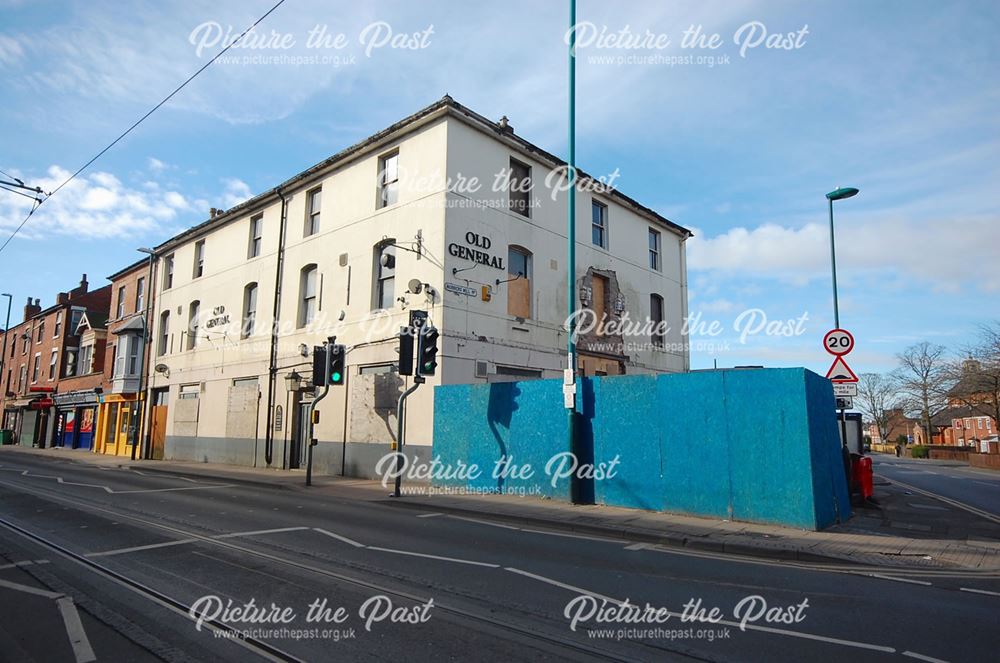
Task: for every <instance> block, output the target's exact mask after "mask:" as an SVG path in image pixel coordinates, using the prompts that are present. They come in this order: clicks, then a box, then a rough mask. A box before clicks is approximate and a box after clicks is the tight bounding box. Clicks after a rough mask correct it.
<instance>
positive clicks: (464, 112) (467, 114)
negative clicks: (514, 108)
mask: <svg viewBox="0 0 1000 663" xmlns="http://www.w3.org/2000/svg"><path fill="white" fill-rule="evenodd" d="M445 116H448V117H454V118H456V119H459V120H462V121H463V122H465V123H466V124H467V125H468V126H470V127H472V128H474V129H476V130H478V131H479V132H481V133H483V134H486V135H488V136H490V137H492V138H494V139H496V140H499V141H500V142H502V143H506V144H507V145H508V146H510V147H513V148H514V149H516V150H518V151H519V152H522V153H524V154H527V155H528V156H531V157H533V158H534V159H536V160H538V161H542V162H546V163H547V164H548V165H550V166H553V167H556V168H558V167H565V166H566V165H567V163H566V161H564V160H562V159H560V158H559V157H557V156H555V155H554V154H552V153H550V152H547V151H545V150H543V149H542V148H540V147H538V146H537V145H535V144H534V143H531V142H529V141H527V140H525V139H524V138H521V137H520V136H518V135H516V134H515V133H514V132H513V131H510V130H509V129H508V130H504V129H503V128H501V127H500V125H499V124H498V123H497V122H494V121H492V120H490V119H489V118H487V117H485V116H483V115H480V114H479V113H476V112H475V111H473V110H471V109H469V108H467V107H465V106H463V105H462V104H460V103H458V102H457V101H455V100H454V99H452V98H451V97H450V96H448V95H445V96H444V97H442V98H441V99H439V100H437V101H435V102H434V103H432V104H430V105H429V106H425V107H424V108H422V109H420V110H418V111H417V112H416V113H413V114H412V115H410V116H408V117H405V118H403V119H402V120H399V121H398V122H395V123H394V124H392V125H390V126H388V127H386V128H385V129H383V130H381V131H379V132H377V133H375V134H373V135H371V136H369V137H368V138H365V139H364V140H362V141H360V142H358V143H355V144H354V145H351V146H350V147H347V148H345V149H343V150H341V151H340V152H337V153H336V154H334V155H332V156H330V157H328V158H326V159H324V160H323V161H320V162H319V163H317V164H316V165H314V166H312V167H310V168H307V169H306V170H304V171H302V172H301V173H299V174H297V175H295V176H293V177H291V178H289V179H287V180H285V181H284V182H282V183H281V184H278V185H277V186H275V187H273V188H271V189H269V190H267V191H264V192H262V193H259V194H257V195H256V196H254V197H252V198H250V199H249V200H246V201H244V202H242V203H240V204H238V205H235V206H233V207H231V208H229V209H228V210H225V211H224V212H221V213H219V214H217V215H216V216H215V217H213V218H210V219H207V220H205V221H202V222H201V223H199V224H197V225H195V226H192V227H191V228H188V229H187V230H184V231H182V232H180V233H178V234H177V235H174V236H173V237H171V238H170V239H168V240H166V241H165V242H163V243H161V244H159V245H157V246H156V248H155V253H156V255H157V256H159V255H160V254H162V253H165V252H167V251H170V250H171V249H173V248H175V247H177V246H180V245H181V244H183V243H184V242H185V241H187V240H189V239H193V238H195V237H198V236H200V235H202V234H204V233H205V232H207V231H208V230H209V229H210V228H213V227H215V226H217V225H224V224H226V223H228V222H229V221H231V220H233V219H235V218H237V217H240V216H242V215H244V214H246V213H247V212H249V211H252V210H255V209H258V208H261V207H263V206H265V205H266V204H270V203H273V202H275V201H276V200H279V199H280V197H281V196H280V195H279V194H281V193H286V192H288V191H290V190H293V189H296V188H299V187H300V186H303V185H305V184H306V183H307V182H308V181H309V180H310V179H312V178H313V176H315V175H317V174H318V173H320V172H323V171H327V170H333V169H335V168H336V167H338V166H341V165H344V164H345V163H347V162H348V161H349V160H351V159H353V158H355V157H357V156H358V155H359V154H363V153H366V152H369V151H373V150H377V149H378V148H379V147H381V146H382V145H383V144H385V143H388V142H391V141H393V140H396V139H398V138H399V137H400V136H402V135H406V134H408V133H411V132H413V131H415V130H416V129H419V128H421V127H424V126H426V125H428V124H430V123H431V122H433V121H435V120H437V119H440V118H442V117H445ZM576 172H577V175H578V177H579V179H578V182H591V183H594V184H596V185H597V186H598V190H599V192H600V193H602V194H604V195H606V196H608V197H609V198H612V199H613V200H615V201H617V202H619V203H622V204H623V205H625V206H626V207H628V208H630V209H631V210H632V211H634V212H636V213H637V214H639V215H640V216H644V217H646V218H647V219H649V220H652V221H655V222H657V223H660V224H661V225H663V226H664V227H666V228H667V229H668V230H670V231H671V232H673V233H675V234H677V235H678V236H680V237H681V240H682V241H683V240H686V239H687V238H689V237H693V236H694V233H693V232H691V230H689V229H687V228H685V227H684V226H681V225H680V224H677V223H674V222H673V221H671V220H670V219H668V218H666V217H665V216H663V215H662V214H660V213H658V212H656V211H655V210H653V209H651V208H649V207H646V206H645V205H643V204H641V203H639V202H638V201H636V200H635V199H634V198H631V197H629V196H627V195H625V194H624V193H622V192H620V191H619V190H618V189H616V188H614V187H611V186H607V185H605V184H603V183H602V182H600V180H597V179H596V178H594V177H592V176H591V175H588V174H587V173H586V172H585V171H583V170H581V169H580V168H577V169H576ZM143 262H145V260H141V261H139V262H138V263H135V264H133V265H130V266H129V267H126V268H125V269H123V270H120V271H118V272H116V273H115V274H113V275H112V276H110V277H108V278H109V279H113V278H115V277H118V276H121V275H122V274H125V273H126V272H128V271H129V270H131V269H134V268H135V267H136V266H137V265H138V264H140V263H143Z"/></svg>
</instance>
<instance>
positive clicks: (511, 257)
mask: <svg viewBox="0 0 1000 663" xmlns="http://www.w3.org/2000/svg"><path fill="white" fill-rule="evenodd" d="M507 272H508V276H507V278H508V279H512V280H510V281H508V282H507V314H508V315H513V316H516V317H518V318H530V317H531V253H529V252H528V251H526V250H525V249H522V248H520V247H516V246H512V247H510V248H509V249H507Z"/></svg>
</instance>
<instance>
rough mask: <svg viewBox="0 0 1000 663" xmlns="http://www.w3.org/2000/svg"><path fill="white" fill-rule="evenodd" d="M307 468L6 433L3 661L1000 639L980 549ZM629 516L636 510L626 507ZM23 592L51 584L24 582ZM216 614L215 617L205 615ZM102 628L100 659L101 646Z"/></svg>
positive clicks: (903, 653) (848, 646) (925, 647)
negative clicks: (410, 486)
mask: <svg viewBox="0 0 1000 663" xmlns="http://www.w3.org/2000/svg"><path fill="white" fill-rule="evenodd" d="M303 479H304V477H303V475H302V474H301V473H297V472H293V473H288V472H274V471H253V470H245V469H244V470H241V469H237V468H229V467H208V466H202V465H189V464H183V463H162V462H149V461H147V462H139V463H131V462H130V461H128V460H127V459H116V458H106V457H105V458H100V457H96V456H92V455H90V454H86V453H75V452H71V451H64V450H54V451H25V450H12V449H4V450H0V553H2V556H3V557H4V558H5V560H4V561H3V564H9V565H13V566H8V567H7V568H6V569H4V568H0V580H4V579H8V578H9V579H10V580H9V583H8V584H4V583H3V582H0V624H2V625H4V626H3V627H0V628H4V629H5V632H4V633H3V634H0V660H3V661H7V660H17V661H22V660H23V661H29V660H32V661H46V663H48V662H49V661H54V662H58V661H64V660H67V661H76V662H77V663H79V662H80V661H89V660H98V661H102V660H116V661H117V660H148V659H149V658H150V656H154V657H156V658H160V659H163V660H168V661H189V660H214V661H245V660H253V659H257V658H263V659H267V660H302V661H325V660H352V661H353V660H385V659H391V660H397V659H398V660H403V659H405V660H407V661H435V662H437V661H466V660H515V661H520V660H532V661H534V660H540V661H570V660H572V661H587V660H604V661H607V660H618V661H687V660H699V661H706V660H708V661H736V660H738V661H754V662H755V661H760V662H767V663H772V662H783V661H788V662H789V663H791V662H793V661H795V662H797V661H801V660H815V661H841V660H847V659H849V660H851V661H852V662H854V663H858V662H862V661H883V660H895V661H905V660H910V661H912V660H914V659H915V660H921V661H932V662H933V661H939V662H940V661H949V662H951V661H980V660H987V659H989V658H990V657H992V656H993V655H994V654H995V647H996V636H995V630H994V629H992V622H993V620H992V619H991V616H992V615H993V614H994V613H995V611H996V609H997V606H998V605H1000V572H997V571H995V570H993V571H991V570H987V569H985V568H984V567H983V565H980V566H979V567H975V568H974V567H973V566H969V567H967V568H966V567H959V566H958V565H950V566H944V565H942V564H941V561H940V560H932V562H934V563H932V564H920V565H915V564H912V563H906V564H900V563H894V562H898V560H894V559H891V558H888V557H887V559H880V560H879V561H881V562H882V563H881V564H880V565H878V566H872V565H863V564H859V563H858V562H857V559H853V560H851V561H849V562H845V561H832V560H831V559H830V558H825V557H824V558H823V559H822V561H817V560H805V559H788V558H781V557H780V556H781V555H787V553H784V552H778V553H775V556H776V557H778V558H777V559H776V558H769V557H768V556H766V555H764V554H755V555H750V554H746V553H748V552H751V551H750V550H749V549H747V550H741V549H738V548H737V549H736V550H735V551H736V552H740V553H741V554H729V553H726V552H725V545H723V546H722V548H721V549H719V548H718V547H716V549H715V550H713V549H712V548H711V547H710V546H705V547H703V548H698V547H696V545H694V544H693V543H692V541H693V540H695V539H696V540H697V541H700V542H704V541H715V542H718V541H720V540H721V541H723V542H725V541H726V540H727V539H726V538H724V537H725V536H727V535H726V534H725V532H729V531H732V532H740V531H748V530H747V526H745V525H739V524H733V523H715V522H712V521H708V520H703V519H684V518H681V519H678V518H676V517H673V516H666V515H664V514H648V513H645V512H635V511H628V510H608V509H605V508H602V507H573V506H569V505H560V504H556V503H551V502H548V501H545V500H533V499H521V498H514V499H509V498H503V499H498V498H495V497H475V498H473V497H472V496H455V495H446V496H441V495H425V496H420V497H416V496H410V497H405V498H403V499H401V500H400V499H391V498H389V497H388V496H387V493H388V490H386V489H385V488H383V487H382V486H380V485H378V484H377V483H373V482H368V481H357V480H341V479H336V478H333V477H317V478H316V485H315V486H313V487H311V488H308V489H307V488H305V487H304V486H303V485H302V483H303ZM908 499H909V496H908ZM921 499H923V498H921ZM904 503H905V502H904ZM618 511H621V512H622V513H621V514H620V515H622V517H627V518H630V519H631V520H628V521H616V520H614V519H615V517H616V513H617V512H618ZM969 515H970V516H971V515H973V514H971V513H970V514H969ZM543 516H544V518H545V519H544V520H543V519H542V517H543ZM661 517H662V518H667V520H662V519H661ZM515 519H520V520H515ZM689 521H690V522H689ZM665 523H672V526H673V527H675V528H676V530H677V531H681V532H684V533H685V536H686V537H689V538H687V539H685V543H684V545H683V546H681V545H676V543H677V542H676V541H674V543H675V545H665V544H661V543H655V542H653V540H646V535H648V537H665V536H667V533H666V531H665V530H664V527H665ZM598 524H603V525H607V526H608V527H606V528H605V529H597V526H598ZM612 524H614V526H615V527H617V528H618V529H617V530H611V529H609V528H610V527H611V526H612ZM694 525H697V526H699V527H700V528H702V530H701V531H696V530H695V529H693V527H694ZM590 527H593V528H595V529H593V530H589V529H585V528H590ZM731 528H734V529H731ZM755 531H756V530H755ZM771 531H772V532H777V534H774V535H769V538H774V536H777V535H780V536H782V537H786V538H785V539H784V540H779V541H777V542H772V543H777V544H779V545H777V546H774V547H773V548H772V550H781V549H782V547H783V546H787V541H789V540H798V539H797V537H813V536H815V535H816V533H809V532H800V531H797V530H782V529H781V528H776V529H774V530H771ZM615 532H617V534H616V533H615ZM820 534H821V539H822V537H826V536H831V537H834V538H835V539H838V540H844V539H850V537H852V536H855V535H853V534H850V533H826V532H824V533H820ZM864 537H865V538H867V539H872V540H875V539H882V538H887V537H885V535H882V534H865V535H864ZM734 538H735V535H734ZM889 538H891V537H889ZM821 539H818V540H821ZM738 540H754V537H748V536H746V535H739V539H738ZM765 540H766V539H765ZM908 540H909V541H917V542H918V543H919V542H920V541H921V540H917V539H912V538H911V539H908ZM923 541H924V542H928V541H929V542H930V543H937V541H936V540H934V539H929V540H927V539H925V540H923ZM698 545H703V543H699V544H698ZM714 545H716V546H718V545H719V544H718V543H715V544H714ZM882 548H883V549H884V546H883V547H882ZM765 550H766V549H761V548H760V547H756V548H754V549H753V550H752V552H755V553H763V552H764V551H765ZM841 552H843V551H841ZM837 559H840V558H837ZM3 574H9V575H3ZM11 584H13V585H15V586H11ZM22 586H25V587H31V588H35V589H38V590H41V591H42V592H44V593H45V595H37V596H36V595H34V594H31V593H30V592H29V593H28V594H27V595H25V596H24V597H22V595H21V594H22V593H23V591H24V590H23V587H22ZM8 592H10V593H8ZM57 596H58V597H66V598H69V599H71V600H72V601H73V604H74V605H75V606H77V608H78V612H79V616H80V623H79V625H77V626H73V627H71V628H68V627H64V626H65V625H64V624H63V623H62V622H65V621H66V620H65V619H62V622H61V621H60V620H61V618H60V616H59V613H58V612H56V611H54V610H53V605H52V603H53V601H55V600H57V599H56V597H57ZM36 599H37V600H36ZM213 606H215V607H217V608H218V609H217V610H216V609H215V608H213ZM250 606H253V607H250ZM311 606H325V607H324V609H326V608H329V612H326V613H324V614H326V616H327V617H329V621H327V620H326V618H323V620H321V622H320V623H317V622H316V621H315V620H314V621H310V619H309V615H310V614H311ZM640 606H641V608H640ZM230 608H232V609H230ZM647 608H648V609H647ZM286 609H287V610H290V611H291V612H290V613H289V618H288V621H287V622H280V623H279V622H278V621H277V616H278V615H279V614H284V613H285V611H286ZM209 613H212V614H209ZM636 615H640V616H643V617H642V619H639V618H638V617H636ZM685 615H686V616H685ZM914 615H917V616H921V615H924V616H926V615H933V622H934V623H933V628H914V621H913V619H914ZM199 616H206V619H209V621H207V622H206V623H205V624H202V626H203V628H202V629H200V630H199V628H198V622H197V621H196V620H197V617H199ZM653 616H655V617H656V620H659V619H663V620H665V621H654V620H653V619H652V617H653ZM71 621H72V620H71ZM279 627H280V628H279ZM225 629H229V630H228V631H226V630H225ZM219 633H223V634H225V633H228V634H230V635H232V634H233V633H238V634H239V635H240V637H237V638H235V639H234V638H232V637H219V635H218V634H219ZM116 634H117V635H116ZM5 636H6V637H5ZM83 642H86V644H87V645H88V646H89V647H90V649H91V650H92V651H93V656H88V655H87V653H86V651H85V650H83V651H82V655H81V651H80V649H79V647H80V646H81V644H80V643H83ZM73 643H76V645H77V648H76V649H74V646H73ZM146 654H149V655H150V656H147V655H146Z"/></svg>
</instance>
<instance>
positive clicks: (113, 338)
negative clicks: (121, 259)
mask: <svg viewBox="0 0 1000 663" xmlns="http://www.w3.org/2000/svg"><path fill="white" fill-rule="evenodd" d="M149 279H150V274H149V262H148V261H147V260H140V261H139V262H136V263H134V264H132V265H129V266H128V267H126V268H125V269H123V270H121V271H119V272H116V273H115V274H112V275H111V276H109V277H108V280H110V281H111V286H110V288H111V301H110V307H109V309H108V311H107V312H106V314H105V315H106V317H107V319H108V353H107V361H106V362H105V363H104V372H103V375H102V386H103V391H104V393H103V397H102V399H101V404H100V406H99V407H100V416H99V417H98V422H99V423H98V439H97V441H96V443H95V445H94V449H95V450H96V451H97V452H98V453H105V454H113V455H119V456H130V455H131V454H132V445H133V444H134V441H135V440H136V439H137V437H138V434H141V433H142V432H143V430H142V428H143V426H142V422H143V420H144V418H143V416H142V412H141V411H140V408H139V404H138V402H137V400H138V399H137V394H138V393H139V392H140V391H141V386H142V385H141V384H140V380H141V375H140V365H144V367H145V368H146V370H151V367H150V366H149V364H148V359H149V358H148V356H147V357H146V359H145V360H144V361H140V357H141V355H142V353H143V352H146V344H145V343H144V341H143V338H144V336H145V335H144V334H143V330H144V328H145V325H144V323H143V314H144V313H146V309H147V301H146V298H147V297H151V296H152V287H151V284H150V282H149ZM134 425H139V426H140V430H139V431H136V430H135V428H134Z"/></svg>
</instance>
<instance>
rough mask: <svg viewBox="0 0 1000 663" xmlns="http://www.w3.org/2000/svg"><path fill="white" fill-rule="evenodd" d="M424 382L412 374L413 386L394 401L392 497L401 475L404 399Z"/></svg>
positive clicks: (396, 494)
mask: <svg viewBox="0 0 1000 663" xmlns="http://www.w3.org/2000/svg"><path fill="white" fill-rule="evenodd" d="M423 383H424V378H423V376H420V375H415V376H413V386H412V387H410V388H409V389H407V390H406V391H404V392H403V393H401V394H400V395H399V401H398V402H397V403H396V490H395V491H394V492H393V494H392V496H393V497H399V486H400V483H401V482H402V477H403V460H404V457H403V420H404V418H405V417H404V414H405V412H406V399H407V398H408V397H409V396H410V394H412V393H413V392H415V391H416V390H417V387H419V386H420V385H422V384H423Z"/></svg>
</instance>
